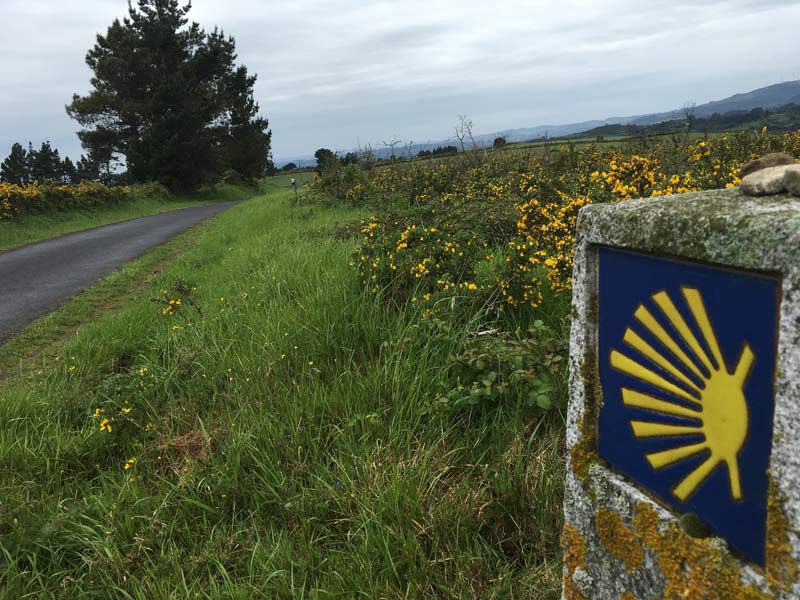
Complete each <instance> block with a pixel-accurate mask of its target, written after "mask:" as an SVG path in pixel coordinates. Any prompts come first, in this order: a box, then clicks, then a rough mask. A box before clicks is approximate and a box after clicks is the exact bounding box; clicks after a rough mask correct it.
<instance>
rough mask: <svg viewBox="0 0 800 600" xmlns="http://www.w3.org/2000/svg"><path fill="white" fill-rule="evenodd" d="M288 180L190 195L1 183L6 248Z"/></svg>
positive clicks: (237, 196)
mask: <svg viewBox="0 0 800 600" xmlns="http://www.w3.org/2000/svg"><path fill="white" fill-rule="evenodd" d="M284 179H285V180H286V181H283V180H284ZM282 184H285V186H288V177H273V178H269V179H267V180H264V181H263V182H261V183H259V185H243V184H235V185H234V184H225V183H222V184H218V185H214V186H211V187H208V188H204V189H201V190H198V191H196V192H195V193H193V194H190V195H185V194H184V195H174V194H172V193H170V192H169V190H167V189H166V188H165V187H164V186H161V185H158V184H138V185H133V186H130V187H126V186H116V187H107V186H104V185H102V184H99V183H89V182H87V183H82V184H78V185H63V184H60V185H59V184H43V185H41V186H40V185H38V184H36V185H27V186H19V185H13V184H5V183H0V252H2V251H5V250H10V249H13V248H17V247H19V246H23V245H25V244H30V243H33V242H38V241H42V240H46V239H51V238H54V237H58V236H61V235H65V234H68V233H73V232H76V231H82V230H85V229H89V228H92V227H99V226H102V225H108V224H111V223H119V222H120V221H126V220H128V219H136V218H139V217H145V216H149V215H154V214H159V213H163V212H168V211H171V210H177V209H180V208H188V207H190V206H197V205H199V204H208V203H213V202H226V201H233V200H238V201H241V200H246V199H248V198H251V197H253V196H254V195H256V194H258V193H259V192H260V191H261V190H264V191H266V190H268V189H271V188H273V187H276V186H280V185H282Z"/></svg>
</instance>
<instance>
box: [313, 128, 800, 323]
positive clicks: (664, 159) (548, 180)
mask: <svg viewBox="0 0 800 600" xmlns="http://www.w3.org/2000/svg"><path fill="white" fill-rule="evenodd" d="M768 152H787V153H789V154H791V155H794V156H798V155H800V132H792V133H787V134H783V135H770V134H768V133H767V131H766V129H764V130H762V131H761V132H758V133H751V132H737V133H729V134H724V135H721V136H719V137H714V138H708V139H703V140H698V141H696V142H694V143H690V142H689V141H688V140H687V139H686V138H685V137H684V138H681V137H680V136H676V137H675V138H674V139H666V138H662V140H661V141H660V142H658V143H654V142H652V140H650V141H648V140H646V139H645V140H641V141H636V142H634V143H631V144H629V145H627V146H622V147H606V148H602V147H597V146H589V147H584V148H578V147H575V146H569V145H564V146H560V147H545V148H544V149H542V150H533V151H530V150H528V151H524V150H522V151H511V152H509V151H504V152H487V153H484V152H476V153H474V154H473V155H471V156H466V155H459V156H457V157H452V158H450V159H439V160H436V161H417V162H413V163H410V164H396V165H393V166H387V167H383V168H379V169H375V170H373V171H370V172H367V171H363V170H361V169H359V167H357V166H356V165H349V166H348V167H346V170H347V173H346V174H345V173H344V170H343V169H342V168H341V167H338V166H334V167H332V168H331V169H328V170H324V171H323V172H322V174H321V176H319V177H317V178H316V180H315V181H314V182H313V183H312V186H311V190H312V191H311V194H310V198H311V199H312V200H314V199H320V198H325V199H327V201H338V202H343V203H346V204H351V205H359V206H361V205H369V206H371V207H373V208H374V209H375V210H376V212H375V215H374V216H373V217H372V218H370V219H368V220H365V221H364V222H363V223H362V227H361V232H362V241H363V244H362V247H361V249H360V250H359V252H358V253H357V255H356V256H355V260H354V261H353V267H354V268H355V269H356V270H357V271H358V273H359V275H360V277H361V279H362V281H363V282H364V285H365V286H366V287H367V288H368V289H370V290H371V291H372V292H374V293H381V294H385V295H386V296H387V298H389V299H391V300H392V301H394V302H398V303H404V302H409V301H410V302H419V303H424V304H426V305H427V307H428V310H430V311H433V307H435V306H436V305H437V303H439V302H440V300H442V299H443V298H452V297H454V296H459V297H471V298H472V299H473V300H478V301H480V303H483V305H487V306H491V307H492V308H494V309H496V310H497V311H502V310H504V309H508V308H510V309H512V310H514V309H519V308H521V307H523V306H527V307H529V308H535V307H536V306H538V305H539V304H540V303H541V300H542V293H543V289H544V288H545V287H549V288H552V290H554V291H556V292H564V291H567V290H569V288H570V277H571V271H572V248H573V245H574V231H575V223H576V219H577V214H578V211H579V210H580V208H582V207H583V206H586V205H588V204H592V203H597V202H618V201H624V200H630V199H633V198H647V197H657V196H663V195H668V194H676V193H685V192H693V191H699V190H704V189H713V188H721V187H734V186H736V185H738V184H739V181H740V180H739V175H738V173H739V169H740V168H741V166H742V165H743V164H744V163H745V162H747V161H749V160H751V159H753V158H756V157H758V156H762V155H763V154H766V153H768Z"/></svg>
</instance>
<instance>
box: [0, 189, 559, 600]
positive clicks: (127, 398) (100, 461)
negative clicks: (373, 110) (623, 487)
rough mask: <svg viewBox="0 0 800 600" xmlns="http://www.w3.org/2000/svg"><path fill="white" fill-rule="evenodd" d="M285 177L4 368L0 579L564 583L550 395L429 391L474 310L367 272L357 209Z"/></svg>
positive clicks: (170, 588)
mask: <svg viewBox="0 0 800 600" xmlns="http://www.w3.org/2000/svg"><path fill="white" fill-rule="evenodd" d="M287 182H288V176H286V178H285V180H284V179H283V178H275V179H273V180H272V181H268V182H267V184H266V186H267V187H266V188H265V189H268V190H270V191H269V193H267V194H265V195H263V196H259V197H256V198H254V199H252V200H250V201H248V202H246V203H243V204H241V205H239V206H237V207H234V208H232V209H231V210H229V211H227V212H226V213H224V214H222V215H220V216H219V217H217V218H215V219H214V220H213V221H212V222H211V223H210V224H209V225H208V226H207V227H206V228H205V229H203V230H202V235H199V234H198V235H196V236H195V238H194V243H193V245H192V247H191V248H189V249H188V250H187V251H185V252H183V253H182V254H181V255H180V256H179V257H177V258H172V259H171V261H170V265H169V266H168V267H167V268H165V269H164V270H163V271H161V272H159V273H156V274H153V276H152V280H151V281H150V287H149V288H144V289H142V290H141V291H139V292H138V293H135V294H131V295H130V296H125V301H126V304H125V306H124V307H123V308H121V309H120V310H116V311H111V312H107V313H106V314H104V315H102V316H98V317H97V318H96V319H95V320H93V321H92V322H90V323H87V324H85V325H84V326H81V327H80V328H78V329H77V331H76V332H75V333H74V334H72V335H71V336H70V337H69V339H67V340H66V341H61V342H56V341H54V342H53V344H55V345H56V346H60V348H59V350H60V351H59V352H58V360H56V358H54V357H53V355H54V352H53V350H52V348H53V346H52V345H51V346H50V350H49V351H48V353H46V355H41V356H40V357H39V359H38V362H37V360H36V359H35V358H31V357H28V358H27V359H26V360H25V361H23V366H22V367H20V372H19V373H17V374H15V375H14V377H12V378H9V379H7V380H5V381H4V382H2V383H0V596H2V597H6V598H26V597H28V598H55V597H58V598H142V599H144V598H147V599H156V598H256V597H264V598H358V597H361V598H556V597H558V596H559V594H560V591H559V587H560V578H561V564H560V550H559V548H558V536H559V532H560V524H561V501H562V485H563V484H562V481H563V452H564V449H563V421H562V419H561V417H560V415H559V414H558V412H557V411H550V412H542V411H540V410H537V409H531V408H528V407H527V406H526V405H524V404H521V403H516V404H510V405H492V406H489V405H487V406H485V407H479V409H476V410H472V411H469V412H464V411H453V410H442V409H441V408H440V407H439V405H438V404H437V402H436V399H437V398H438V397H439V395H440V394H441V393H442V392H443V391H446V390H447V389H449V387H451V386H453V385H454V383H455V381H454V372H453V368H452V365H453V359H452V357H453V355H454V354H457V353H458V352H459V351H460V350H461V348H462V347H463V344H464V342H465V340H466V339H467V336H468V332H469V330H470V327H469V326H465V327H460V328H458V327H456V328H454V327H450V326H448V325H447V324H442V323H433V322H429V321H425V320H422V319H421V318H420V315H419V314H418V313H416V312H415V311H414V310H413V309H411V308H409V309H406V310H400V311H398V310H394V309H389V308H387V307H386V306H385V305H384V304H383V303H381V302H380V300H379V299H378V298H376V297H375V296H372V295H367V294H365V293H364V292H363V291H362V290H361V287H360V285H359V283H358V281H357V278H356V277H355V276H354V274H353V272H352V271H350V269H349V268H348V267H347V263H348V259H349V257H350V255H351V253H352V252H353V251H354V249H355V248H354V245H353V244H352V243H348V242H340V241H335V240H334V239H333V233H334V231H335V230H336V228H337V225H338V224H340V223H343V222H349V221H352V220H353V219H354V218H357V217H358V215H357V214H356V213H354V212H353V211H348V210H345V209H332V208H325V209H322V208H315V207H309V206H299V207H293V206H292V205H291V204H292V203H291V200H292V197H293V192H292V191H291V190H290V189H286V183H287ZM143 260H147V257H145V259H143ZM134 279H135V278H134ZM131 281H133V279H131ZM178 299H179V300H181V303H180V305H178V306H177V308H175V307H176V305H175V304H169V300H173V301H175V300H178ZM170 306H172V307H173V309H172V310H173V312H172V314H169V311H170V309H169V307H170ZM165 312H166V313H168V314H166V315H165V314H164V313H165ZM555 312H556V313H558V314H557V315H556V316H555V317H554V318H555V319H561V318H563V315H561V314H560V311H555ZM87 314H88V313H87ZM475 325H476V324H475V323H472V324H471V326H475ZM26 334H27V332H26V333H24V334H23V336H24V335H26ZM3 350H4V348H3V347H0V353H2V352H3ZM98 409H99V410H100V412H98ZM95 414H97V416H93V415H95ZM112 418H113V419H114V420H113V421H110V422H109V424H110V425H111V428H112V430H111V431H110V432H108V431H106V430H105V429H106V428H105V427H102V426H103V419H112ZM101 427H102V428H103V429H104V430H102V431H101ZM132 460H135V462H132ZM126 464H127V465H128V466H129V467H130V468H128V469H126V468H125V465H126Z"/></svg>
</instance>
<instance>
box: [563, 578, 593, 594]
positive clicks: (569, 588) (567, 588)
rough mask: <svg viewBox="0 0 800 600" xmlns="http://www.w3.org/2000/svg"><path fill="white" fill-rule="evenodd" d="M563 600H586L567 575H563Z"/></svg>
mask: <svg viewBox="0 0 800 600" xmlns="http://www.w3.org/2000/svg"><path fill="white" fill-rule="evenodd" d="M563 592H564V600H588V599H587V598H586V596H584V595H583V592H581V591H580V590H579V589H578V586H577V585H575V582H574V581H572V578H571V577H570V576H569V574H568V573H564V589H563Z"/></svg>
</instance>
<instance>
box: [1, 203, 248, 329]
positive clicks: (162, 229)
mask: <svg viewBox="0 0 800 600" xmlns="http://www.w3.org/2000/svg"><path fill="white" fill-rule="evenodd" d="M234 204H236V203H235V202H224V203H219V204H206V205H203V206H193V207H190V208H183V209H180V210H174V211H171V212H167V213H163V214H160V215H153V216H150V217H143V218H141V219H133V220H131V221H125V222H124V223H115V224H113V225H105V226H103V227H97V228H95V229H89V230H87V231H80V232H78V233H71V234H69V235H65V236H63V237H60V238H56V239H53V240H48V241H45V242H39V243H36V244H31V245H29V246H23V247H22V248H18V249H16V250H10V251H8V252H3V253H0V343H2V342H4V341H7V340H8V339H9V338H10V337H12V336H13V335H15V334H17V333H19V332H20V331H21V330H22V328H23V327H25V325H27V324H28V323H30V322H31V321H33V320H34V319H36V318H37V317H40V316H42V315H44V314H47V313H49V312H51V311H52V310H55V309H56V308H58V307H59V306H60V305H61V304H63V303H64V302H66V301H67V300H69V299H70V298H72V297H73V296H75V295H76V294H78V293H79V292H81V291H83V290H84V289H86V288H87V287H89V286H90V285H91V284H92V283H94V282H95V281H97V280H98V279H101V278H103V277H105V276H106V275H108V274H109V273H111V272H112V271H114V270H115V269H117V268H119V267H120V266H121V265H123V264H125V263H126V262H128V261H130V260H133V259H134V258H137V257H139V256H141V255H142V254H144V253H145V252H146V251H147V250H149V249H150V248H152V247H153V246H158V245H159V244H163V243H164V242H166V241H167V240H168V239H169V238H171V237H172V236H174V235H175V234H177V233H180V232H182V231H185V230H186V229H189V228H190V227H191V226H192V225H195V224H197V223H199V222H200V221H203V220H205V219H207V218H209V217H211V216H212V215H215V214H217V213H218V212H220V211H223V210H225V209H227V208H230V207H231V206H233V205H234Z"/></svg>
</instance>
